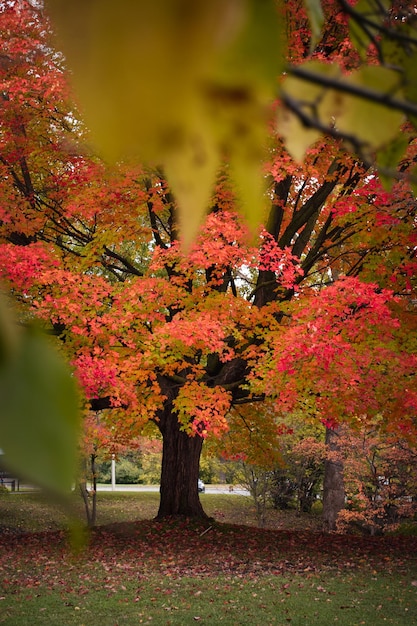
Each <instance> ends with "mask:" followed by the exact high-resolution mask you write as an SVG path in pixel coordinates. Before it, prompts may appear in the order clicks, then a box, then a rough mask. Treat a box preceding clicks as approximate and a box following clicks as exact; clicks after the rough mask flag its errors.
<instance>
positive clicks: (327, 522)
mask: <svg viewBox="0 0 417 626" xmlns="http://www.w3.org/2000/svg"><path fill="white" fill-rule="evenodd" d="M326 444H327V446H328V453H329V454H330V456H329V458H328V459H327V460H326V461H325V464H324V482H323V529H324V530H325V531H332V530H336V520H337V516H338V514H339V512H340V511H341V510H342V509H343V508H344V507H345V486H344V481H343V463H342V461H341V460H340V459H339V458H338V456H339V455H338V452H339V432H338V430H332V429H330V428H327V429H326Z"/></svg>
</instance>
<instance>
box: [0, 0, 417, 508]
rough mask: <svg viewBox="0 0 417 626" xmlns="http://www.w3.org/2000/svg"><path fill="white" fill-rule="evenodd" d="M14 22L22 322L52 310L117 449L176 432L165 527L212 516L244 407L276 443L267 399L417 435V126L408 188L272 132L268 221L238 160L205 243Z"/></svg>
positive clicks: (15, 11) (10, 158)
mask: <svg viewBox="0 0 417 626" xmlns="http://www.w3.org/2000/svg"><path fill="white" fill-rule="evenodd" d="M0 17H1V24H2V29H1V35H2V40H4V42H5V44H4V45H5V46H8V48H7V47H5V48H4V49H7V54H6V57H7V58H6V60H5V62H4V63H3V64H2V69H1V71H2V93H3V94H5V95H4V100H5V102H6V103H7V106H5V107H4V108H3V109H2V111H1V135H0V138H1V183H0V184H1V197H2V201H3V203H2V216H1V246H0V267H1V270H2V276H3V279H4V281H5V283H6V285H7V288H8V289H9V291H10V293H11V294H12V296H13V298H14V299H15V300H16V301H17V302H18V303H19V310H20V312H21V319H22V322H23V323H25V321H27V320H28V319H30V318H32V317H34V316H35V317H36V318H37V319H39V320H42V323H43V325H44V327H45V329H46V330H47V331H48V332H49V333H50V334H51V336H54V337H55V338H56V339H57V345H59V347H60V350H61V351H62V352H63V353H65V355H66V356H67V358H68V359H69V360H70V362H71V364H72V367H73V368H74V371H75V373H76V376H77V378H78V380H79V381H80V383H81V386H82V388H83V390H84V395H85V404H86V407H87V408H88V409H89V410H92V411H94V412H97V413H98V414H99V417H100V421H101V423H102V424H103V425H105V427H106V429H109V430H110V431H111V433H112V436H113V438H114V440H115V441H117V440H126V438H128V437H135V436H137V435H139V434H140V432H141V430H142V428H143V426H144V425H145V424H146V422H148V421H149V420H151V421H154V422H155V424H156V426H157V427H158V428H159V430H160V432H161V435H162V439H163V457H162V471H161V501H160V508H159V516H161V517H162V516H166V515H173V514H181V515H186V516H197V517H198V516H200V517H202V516H204V515H205V513H204V511H203V509H202V507H201V503H200V501H199V498H198V492H197V478H198V468H199V460H200V454H201V450H202V446H203V442H204V440H205V439H206V438H207V437H220V436H222V435H223V434H224V433H225V432H226V431H227V430H228V429H230V427H231V426H232V425H233V432H235V434H236V436H237V437H240V436H241V434H242V432H244V431H245V429H247V420H240V422H239V417H238V414H237V413H236V412H234V409H235V408H236V407H240V406H242V405H245V404H249V405H251V408H252V411H251V415H252V417H251V419H252V420H255V421H254V427H255V428H257V429H258V430H259V431H261V432H263V433H264V436H265V437H266V435H267V433H270V434H271V437H277V436H279V430H277V424H276V418H275V416H274V413H272V412H271V413H265V412H261V411H259V412H257V410H256V407H257V406H258V403H260V402H263V401H264V400H265V398H271V399H272V400H273V401H274V404H275V415H279V416H280V419H282V418H285V416H286V415H288V414H289V413H291V412H293V411H295V410H297V411H300V412H304V413H305V414H306V415H308V416H309V417H310V418H313V419H316V420H317V421H318V422H320V423H325V424H326V425H328V426H329V427H330V428H335V427H336V426H337V424H338V423H339V422H351V421H354V420H355V419H356V416H357V415H358V414H360V415H363V416H365V418H366V416H369V418H373V417H374V416H375V415H381V416H382V420H383V422H384V424H385V427H386V429H387V430H390V429H393V430H398V429H399V430H401V431H402V432H403V434H404V436H407V437H412V436H413V435H414V433H415V423H414V419H415V410H416V405H417V399H416V394H415V390H414V376H415V356H414V352H415V350H414V348H415V346H414V339H412V335H411V333H412V331H413V330H414V328H415V311H414V308H413V293H414V288H415V285H414V276H415V272H414V269H415V262H416V261H415V203H414V198H413V195H412V192H411V188H410V186H409V181H408V178H407V172H408V170H409V168H410V167H412V165H413V162H414V158H415V146H416V144H415V140H414V137H413V134H412V132H411V130H410V128H405V129H404V132H407V133H409V134H407V137H408V138H409V145H408V149H407V152H406V154H405V156H404V159H403V160H402V162H401V165H400V171H401V175H399V176H398V180H397V181H396V182H395V183H394V185H393V186H392V189H391V190H386V189H385V188H384V187H383V186H382V185H381V182H380V180H379V179H378V176H377V174H376V172H375V171H374V170H373V169H372V168H371V167H370V166H369V164H368V163H365V164H364V163H363V162H362V161H361V160H359V159H357V158H356V157H355V156H353V155H352V154H349V153H347V152H346V151H345V149H344V146H343V145H342V143H341V142H340V140H339V139H338V138H337V137H331V138H327V139H326V140H324V139H319V140H317V141H316V143H315V144H314V145H313V146H312V147H311V148H310V150H309V151H308V154H307V156H306V159H305V161H304V163H302V164H300V163H297V162H295V161H294V160H293V158H291V156H290V155H289V154H288V152H287V151H286V149H285V147H284V145H283V143H282V139H281V137H280V135H279V134H277V132H276V131H275V130H274V129H272V130H271V132H270V135H269V138H268V142H267V143H268V151H267V155H268V158H267V159H266V162H265V164H264V170H263V176H264V180H265V181H267V185H268V189H267V193H266V194H265V198H264V201H265V202H266V204H267V207H266V212H265V215H264V220H263V222H264V224H263V227H261V228H259V229H258V231H257V232H256V233H254V232H252V233H250V232H249V230H248V228H247V226H246V224H245V223H244V220H243V219H242V218H241V217H240V216H239V215H238V214H237V213H236V208H237V207H238V205H239V198H240V197H241V196H240V195H239V190H237V188H236V182H235V179H233V177H232V176H231V175H230V170H231V169H233V168H231V166H230V164H229V163H228V161H227V159H226V158H224V162H223V164H222V167H221V168H220V169H219V170H218V173H217V178H216V181H217V182H216V187H215V190H214V192H213V193H211V194H209V196H210V201H209V212H208V215H207V218H206V220H205V223H204V227H203V229H202V230H201V232H200V234H199V236H198V237H197V238H196V239H195V241H194V243H193V244H189V247H188V250H185V248H184V246H182V245H181V233H180V231H179V218H178V202H177V197H176V195H175V194H174V193H173V191H172V189H171V187H170V186H169V185H168V183H167V181H166V178H165V172H164V170H163V169H162V168H155V167H152V168H151V167H147V166H140V167H139V166H136V165H135V166H133V165H131V164H129V163H127V162H126V163H122V164H119V165H118V166H117V167H113V168H109V167H107V166H105V165H104V164H103V163H102V162H101V161H100V160H99V159H98V158H95V157H94V156H93V154H92V152H91V150H90V152H89V151H88V149H87V147H86V146H88V145H89V144H88V139H87V134H86V132H85V131H84V130H83V128H82V126H81V125H80V123H79V121H78V116H77V114H76V112H75V108H74V106H72V105H71V104H70V103H69V101H68V99H67V91H66V85H65V80H64V74H63V71H62V67H61V63H62V60H61V58H60V56H59V55H58V56H57V55H56V53H55V52H54V50H53V48H52V47H50V44H49V31H48V28H47V27H46V26H45V24H44V22H43V21H41V19H40V16H39V13H38V12H37V11H36V10H34V9H33V8H31V6H30V4H29V3H7V4H3V5H2V12H1V14H0ZM306 23H307V22H306ZM329 24H331V26H332V29H334V27H335V22H331V21H329ZM336 24H339V26H340V32H337V35H338V36H337V37H336V36H335V34H333V35H332V38H331V40H332V41H333V42H334V45H332V46H330V50H328V51H327V52H326V54H328V55H329V56H331V54H333V53H334V54H337V55H338V56H340V45H341V44H340V42H345V41H346V39H345V38H343V34H346V26H347V22H346V20H342V19H340V20H339V21H337V22H336ZM329 27H330V26H329ZM297 32H298V31H296V30H294V33H297ZM22 41H23V42H24V48H23V50H22V48H21V46H22V45H23V44H22V43H21V42H22ZM336 43H337V45H336ZM303 52H304V48H303ZM319 52H320V54H322V51H319ZM349 53H350V50H347V51H346V52H345V57H346V58H348V57H349ZM34 68H35V69H34ZM279 106H280V105H279V103H277V107H279ZM226 156H227V154H224V155H223V157H226ZM174 188H175V186H174ZM404 390H406V392H404ZM365 418H364V419H365ZM237 424H240V425H237Z"/></svg>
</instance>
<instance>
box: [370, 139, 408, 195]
mask: <svg viewBox="0 0 417 626" xmlns="http://www.w3.org/2000/svg"><path fill="white" fill-rule="evenodd" d="M407 146H408V136H407V135H402V134H400V135H397V136H396V137H394V139H393V140H392V141H391V142H390V143H389V144H388V145H386V146H384V147H383V148H382V149H381V150H378V152H377V153H376V162H377V166H378V175H379V178H380V180H381V182H382V184H383V186H384V188H385V189H387V190H388V191H390V190H391V188H392V185H393V183H394V178H393V176H392V171H394V170H395V169H396V168H397V165H398V163H399V162H400V160H401V158H402V156H403V155H404V152H405V150H406V148H407Z"/></svg>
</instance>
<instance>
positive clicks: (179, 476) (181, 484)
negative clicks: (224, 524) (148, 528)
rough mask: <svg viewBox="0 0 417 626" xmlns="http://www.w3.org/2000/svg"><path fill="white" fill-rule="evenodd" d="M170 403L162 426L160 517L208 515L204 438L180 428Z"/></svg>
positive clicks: (160, 426) (200, 516) (160, 424)
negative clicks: (203, 490) (201, 490)
mask: <svg viewBox="0 0 417 626" xmlns="http://www.w3.org/2000/svg"><path fill="white" fill-rule="evenodd" d="M169 408H170V407H166V409H165V411H164V414H163V416H161V418H160V420H159V422H158V427H159V429H160V431H161V433H162V439H163V446H162V469H161V487H160V494H161V499H160V504H159V511H158V516H157V518H162V517H167V516H171V515H183V516H184V517H194V518H203V519H204V518H207V517H208V516H207V515H206V513H205V512H204V510H203V507H202V506H201V502H200V498H199V495H198V473H199V468H200V455H201V450H202V447H203V439H202V437H199V436H198V435H195V436H194V437H190V436H189V435H187V433H185V432H184V431H182V430H180V424H179V423H178V419H177V416H176V414H175V412H174V411H172V410H169Z"/></svg>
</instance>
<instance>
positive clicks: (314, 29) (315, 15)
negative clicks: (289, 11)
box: [304, 0, 324, 49]
mask: <svg viewBox="0 0 417 626" xmlns="http://www.w3.org/2000/svg"><path fill="white" fill-rule="evenodd" d="M304 5H305V7H306V9H307V14H308V19H309V21H310V26H311V35H312V37H311V46H310V47H311V49H314V46H315V45H316V43H317V42H318V41H319V40H320V37H321V32H322V28H323V24H324V13H323V9H322V6H321V0H304Z"/></svg>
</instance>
